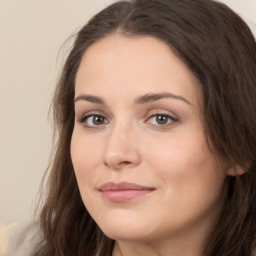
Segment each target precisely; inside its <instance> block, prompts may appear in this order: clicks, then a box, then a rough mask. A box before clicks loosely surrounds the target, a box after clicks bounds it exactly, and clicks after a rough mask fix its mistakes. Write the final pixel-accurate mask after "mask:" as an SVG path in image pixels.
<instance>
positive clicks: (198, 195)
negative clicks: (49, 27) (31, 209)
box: [19, 0, 256, 256]
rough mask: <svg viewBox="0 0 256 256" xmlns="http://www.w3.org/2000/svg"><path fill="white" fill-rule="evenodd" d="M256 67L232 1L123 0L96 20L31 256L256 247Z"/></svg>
mask: <svg viewBox="0 0 256 256" xmlns="http://www.w3.org/2000/svg"><path fill="white" fill-rule="evenodd" d="M255 74H256V43H255V39H254V37H253V35H252V33H251V31H250V30H249V28H248V27H247V25H246V24H245V23H244V22H243V21H242V20H241V19H240V17H238V16H237V15H236V14H235V13H234V12H233V11H231V10H230V9H229V8H228V7H227V6H225V5H224V4H221V3H218V2H215V1H211V0H171V1H170V0H152V1H147V0H135V1H120V2H116V3H114V4H112V5H111V6H109V7H108V8H106V9H105V10H103V11H101V12H100V13H99V14H97V15H96V16H95V17H93V18H92V19H91V20H90V21H89V23H88V24H87V25H85V26H84V27H83V28H82V29H81V30H80V31H79V32H78V34H77V37H76V39H75V42H74V45H73V48H72V50H71V52H70V54H69V56H68V58H67V60H66V63H65V65H64V67H63V71H62V74H61V77H60V80H59V83H58V86H57V88H56V92H55V96H54V101H53V112H54V120H55V123H56V132H57V133H58V141H57V145H56V150H55V153H54V159H53V163H52V166H51V168H50V174H49V181H48V189H47V191H46V198H45V202H44V205H43V207H42V210H41V212H40V219H39V224H40V225H39V230H40V232H39V231H37V229H36V228H32V227H31V228H29V229H33V231H30V232H32V233H30V235H29V237H30V238H29V239H26V240H27V241H30V240H31V239H32V242H31V241H30V242H28V243H29V244H30V245H31V244H32V245H33V246H32V247H33V248H32V249H33V250H32V251H33V252H31V255H56V256H57V255H64V256H68V255H73V256H74V255H79V256H82V255H83V256H84V255H90V256H92V255H102V256H103V255H104V256H106V255H113V256H119V255H121V256H122V255H123V256H129V255H142V256H144V255H152V256H154V255H161V256H166V255H168V256H170V255H190V256H194V255H195V256H205V255H207V256H216V255H218V256H224V255H225V256H244V255H248V256H249V255H253V248H254V247H255V236H256V219H255V215H256V162H255V160H256V133H255V126H256V114H255V113H256V97H255V96H256V77H255ZM34 232H36V233H34ZM31 234H32V235H31ZM33 234H35V235H33ZM39 234H40V235H39ZM29 247H31V246H29ZM28 250H30V249H28ZM26 253H27V254H25V255H28V251H27V252H26ZM19 255H20V254H19Z"/></svg>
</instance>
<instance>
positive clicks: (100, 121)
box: [92, 116, 105, 125]
mask: <svg viewBox="0 0 256 256" xmlns="http://www.w3.org/2000/svg"><path fill="white" fill-rule="evenodd" d="M104 120H105V118H104V117H103V116H92V122H93V124H95V125H101V124H104Z"/></svg>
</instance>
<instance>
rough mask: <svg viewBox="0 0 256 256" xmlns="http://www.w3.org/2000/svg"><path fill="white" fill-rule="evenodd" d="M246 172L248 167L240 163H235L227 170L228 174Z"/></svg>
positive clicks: (238, 174)
mask: <svg viewBox="0 0 256 256" xmlns="http://www.w3.org/2000/svg"><path fill="white" fill-rule="evenodd" d="M245 173H246V169H245V168H244V167H242V166H240V165H234V166H232V167H231V168H229V169H228V170H227V175H228V176H240V175H243V174H245Z"/></svg>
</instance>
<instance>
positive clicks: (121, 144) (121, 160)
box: [103, 120, 140, 169]
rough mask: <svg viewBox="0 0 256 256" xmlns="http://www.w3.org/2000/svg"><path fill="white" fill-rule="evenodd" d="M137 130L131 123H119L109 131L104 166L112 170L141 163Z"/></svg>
mask: <svg viewBox="0 0 256 256" xmlns="http://www.w3.org/2000/svg"><path fill="white" fill-rule="evenodd" d="M136 137H137V135H136V130H135V128H134V127H133V126H132V124H131V122H127V121H122V120H120V121H118V122H116V123H114V124H113V125H112V127H111V128H110V130H109V133H108V138H107V143H106V147H105V151H104V157H103V158H104V164H105V165H107V166H109V167H111V168H112V169H120V168H121V167H124V166H134V165H137V164H138V163H139V162H140V157H139V151H138V147H137V145H136V143H135V141H136Z"/></svg>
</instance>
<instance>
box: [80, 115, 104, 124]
mask: <svg viewBox="0 0 256 256" xmlns="http://www.w3.org/2000/svg"><path fill="white" fill-rule="evenodd" d="M79 122H80V123H83V124H84V125H85V126H86V127H96V126H100V125H103V124H108V123H109V121H108V120H107V119H106V118H105V117H104V116H102V115H96V114H95V115H93V114H90V115H85V116H83V117H82V118H81V119H80V120H79Z"/></svg>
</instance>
